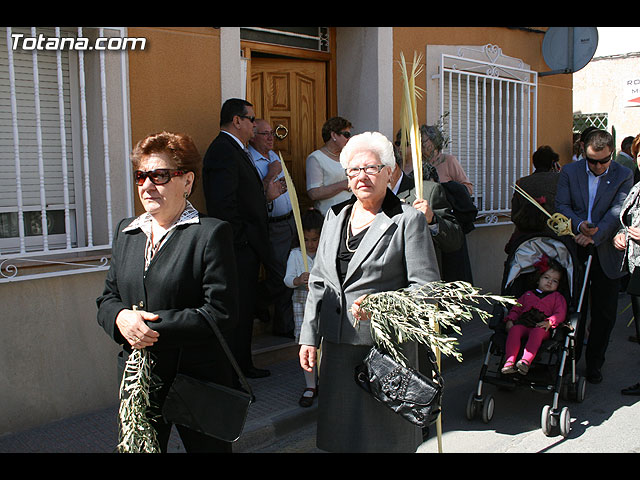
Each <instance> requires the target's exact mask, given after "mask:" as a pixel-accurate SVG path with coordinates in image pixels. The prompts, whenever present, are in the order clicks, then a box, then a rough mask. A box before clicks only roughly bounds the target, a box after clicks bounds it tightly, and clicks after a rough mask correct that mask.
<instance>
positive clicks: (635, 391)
mask: <svg viewBox="0 0 640 480" xmlns="http://www.w3.org/2000/svg"><path fill="white" fill-rule="evenodd" d="M620 393H621V394H622V395H640V383H636V384H635V385H631V386H630V387H627V388H623V389H622V391H621V392H620Z"/></svg>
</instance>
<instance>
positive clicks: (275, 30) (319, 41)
mask: <svg viewBox="0 0 640 480" xmlns="http://www.w3.org/2000/svg"><path fill="white" fill-rule="evenodd" d="M240 38H241V39H242V40H250V41H255V42H259V43H269V44H272V45H282V46H287V47H296V48H304V49H307V50H315V51H318V52H328V51H329V28H328V27H241V28H240Z"/></svg>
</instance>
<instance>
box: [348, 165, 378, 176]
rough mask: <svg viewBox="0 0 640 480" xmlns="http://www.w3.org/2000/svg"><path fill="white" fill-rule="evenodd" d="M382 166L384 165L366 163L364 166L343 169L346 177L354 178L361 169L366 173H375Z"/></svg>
mask: <svg viewBox="0 0 640 480" xmlns="http://www.w3.org/2000/svg"><path fill="white" fill-rule="evenodd" d="M384 167H385V166H384V165H367V166H365V167H351V168H345V169H344V171H345V172H346V174H347V177H349V178H355V177H357V176H358V175H360V171H361V170H362V171H363V172H364V173H366V174H367V175H377V174H378V173H380V171H381V170H382V169H383V168H384Z"/></svg>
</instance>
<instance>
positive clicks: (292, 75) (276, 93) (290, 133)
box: [248, 57, 327, 211]
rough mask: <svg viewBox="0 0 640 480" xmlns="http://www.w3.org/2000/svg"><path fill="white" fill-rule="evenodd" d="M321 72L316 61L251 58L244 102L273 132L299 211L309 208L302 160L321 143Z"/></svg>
mask: <svg viewBox="0 0 640 480" xmlns="http://www.w3.org/2000/svg"><path fill="white" fill-rule="evenodd" d="M325 71H326V64H325V63H324V62H318V61H308V60H297V59H283V58H260V57H253V58H252V59H251V84H250V88H249V92H250V94H249V98H248V100H249V101H250V102H251V103H252V104H253V105H254V110H255V114H256V117H258V118H264V119H265V120H267V121H268V122H269V124H270V125H271V128H272V129H273V130H274V131H275V133H276V137H275V138H274V146H273V148H274V151H275V152H276V153H278V152H280V153H281V154H282V158H283V159H284V161H285V163H286V166H287V169H288V171H289V173H290V174H291V178H292V179H293V182H294V184H295V187H296V192H297V194H298V202H299V203H300V208H301V210H302V211H304V209H306V208H307V207H309V206H311V202H310V201H309V199H308V197H307V188H306V174H305V164H306V159H307V156H308V155H309V154H310V153H311V152H312V151H314V150H316V149H317V148H319V147H320V146H321V145H322V144H323V143H324V142H323V141H322V135H321V130H322V125H323V123H324V122H325V121H326V119H327V117H326V112H327V99H326V90H327V86H326V73H325ZM285 133H286V136H284V134H285ZM282 136H284V138H279V137H282Z"/></svg>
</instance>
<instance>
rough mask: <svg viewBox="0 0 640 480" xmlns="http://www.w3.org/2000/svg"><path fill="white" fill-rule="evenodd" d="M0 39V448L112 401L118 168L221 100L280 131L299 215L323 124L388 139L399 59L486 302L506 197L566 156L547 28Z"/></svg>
mask: <svg viewBox="0 0 640 480" xmlns="http://www.w3.org/2000/svg"><path fill="white" fill-rule="evenodd" d="M3 28H4V29H5V30H6V32H5V35H2V38H3V42H2V43H3V44H2V45H0V55H3V58H2V61H1V62H0V63H1V64H2V65H3V66H2V67H0V70H1V71H0V73H1V74H2V77H1V82H2V83H1V84H0V89H1V90H2V95H1V96H2V101H3V102H4V103H3V106H2V108H1V109H0V110H1V115H2V117H1V118H0V121H1V122H2V123H1V127H2V136H1V139H0V142H2V144H1V145H0V148H2V155H1V156H0V162H1V163H0V167H1V168H2V169H3V172H4V174H3V176H2V178H1V180H0V181H1V182H4V183H3V186H2V189H1V191H2V193H1V194H0V195H1V197H0V198H1V200H2V202H3V203H2V204H0V269H1V270H0V272H1V273H0V304H1V305H2V310H3V315H2V317H3V320H4V321H3V322H2V326H1V327H0V328H1V329H2V334H1V335H0V358H1V359H2V362H3V366H4V368H3V372H4V373H3V375H1V376H0V405H2V407H1V408H0V434H2V433H6V432H15V431H19V430H22V429H25V428H29V427H32V426H35V425H39V424H42V423H45V422H48V421H51V420H55V419H59V418H64V417H67V416H70V415H74V414H78V413H83V412H87V411H91V410H95V409H98V408H103V407H106V406H111V405H113V404H115V403H116V402H117V392H118V385H117V379H116V362H115V354H116V352H117V350H118V348H117V346H115V345H112V343H111V341H110V340H109V339H108V338H107V337H106V336H105V335H104V332H103V331H102V330H101V329H100V328H99V327H98V325H97V323H96V320H95V314H96V306H95V299H96V297H97V296H98V295H99V294H100V293H101V291H102V288H103V282H104V277H105V273H106V269H107V268H108V262H109V253H110V250H109V245H110V241H111V238H112V234H113V232H112V228H113V226H114V225H115V224H116V223H117V221H118V220H119V219H120V218H122V217H123V216H128V215H134V214H138V213H140V212H141V207H140V205H139V203H138V201H137V199H136V195H135V190H134V188H133V183H132V180H131V168H130V165H129V163H128V154H129V152H130V150H131V148H132V146H133V145H134V144H135V142H136V141H137V140H139V139H140V138H142V137H144V136H145V135H147V134H148V133H152V132H157V131H161V130H169V131H178V132H184V133H188V134H190V135H191V136H192V137H193V139H194V141H195V142H196V145H197V146H198V148H199V150H200V152H201V153H204V151H205V150H206V148H207V147H208V145H209V143H210V142H211V140H212V139H213V138H214V137H215V136H216V135H217V133H218V130H219V111H220V107H221V105H222V103H223V102H224V100H226V99H227V98H231V97H243V98H247V99H248V100H249V101H251V102H252V103H253V104H254V106H255V111H256V114H257V115H258V116H259V117H263V118H266V119H267V120H269V121H270V123H271V124H272V127H273V128H274V129H277V131H278V132H282V133H284V132H286V133H287V134H286V136H284V135H282V137H283V138H281V139H278V140H277V141H276V146H275V148H276V149H277V150H279V151H280V152H281V153H282V155H283V158H284V159H285V161H286V162H287V166H288V168H289V171H290V172H291V173H292V177H293V179H294V181H295V182H296V186H297V191H298V192H299V194H300V197H301V198H300V202H301V204H303V205H304V204H305V202H306V201H307V200H306V198H305V195H304V192H305V180H304V179H305V171H304V169H305V159H306V156H307V155H308V154H309V153H310V152H311V151H313V150H314V149H316V148H318V147H319V146H320V145H321V144H322V139H321V135H320V130H321V127H322V124H323V123H324V121H325V120H326V119H327V118H329V117H331V116H334V115H340V116H343V117H345V118H347V119H349V120H350V121H351V123H352V124H353V125H354V129H353V131H354V132H355V133H358V132H363V131H368V130H377V131H380V132H382V133H383V134H385V135H386V136H387V137H389V138H394V136H395V132H396V131H397V130H398V128H399V126H400V104H401V100H400V99H401V96H402V78H401V74H400V69H399V59H400V57H401V54H402V55H404V57H405V59H406V60H407V62H411V61H412V60H413V58H414V53H415V54H417V55H418V56H419V58H420V63H421V72H420V74H419V75H418V77H417V79H416V81H417V84H418V85H419V86H420V87H421V88H422V89H423V90H424V92H423V94H422V96H421V98H420V99H419V102H418V109H419V121H420V122H421V123H427V124H434V123H437V122H439V121H441V120H442V122H443V128H444V129H445V130H446V133H447V137H448V138H449V144H448V146H447V152H450V153H452V154H454V155H456V156H457V158H458V159H459V160H460V162H461V164H462V165H463V167H464V168H465V170H466V171H467V174H468V175H469V177H470V179H471V181H472V182H473V183H474V187H475V188H474V201H475V202H476V205H477V206H478V209H479V218H478V220H477V222H476V226H477V228H476V229H475V230H473V231H472V232H471V233H470V234H469V235H468V237H467V241H468V244H469V254H470V258H471V262H472V268H473V273H474V284H476V285H477V286H479V287H481V288H483V289H485V290H487V291H490V292H494V293H497V292H499V291H500V282H501V272H502V268H503V262H504V260H505V255H504V252H503V247H504V245H505V243H506V241H507V240H508V238H509V236H510V234H511V231H512V228H513V227H512V225H511V223H510V221H509V211H510V198H511V195H512V189H511V185H512V184H513V182H514V181H515V180H516V179H517V178H519V177H520V176H523V175H526V174H528V173H529V171H530V168H531V167H530V159H531V154H532V153H533V152H534V151H535V149H536V147H537V146H538V145H543V144H546V145H551V146H552V147H553V148H554V150H556V151H557V152H559V153H560V155H561V162H562V163H566V162H568V161H570V158H571V145H572V137H571V129H572V112H573V110H572V77H571V76H570V75H554V76H545V77H541V78H538V75H537V73H538V72H542V71H545V70H548V67H547V66H546V65H545V64H544V60H543V58H542V51H541V45H542V40H543V36H544V31H545V29H546V27H527V28H506V27H489V28H474V27H425V28H418V27H335V28H334V27H314V28H309V27H300V28H291V29H287V31H275V29H268V28H267V29H266V28H253V27H126V28H125V27H122V28H75V27H74V28H49V29H43V28H40V27H38V28H37V29H35V28H33V29H31V28H23V27H20V28H18V27H16V28H10V27H7V28H5V27H3ZM62 39H68V40H67V42H68V43H64V44H63V43H62ZM56 42H57V43H56ZM198 187H199V186H197V187H196V190H195V192H194V197H193V203H194V205H195V206H196V208H199V209H201V210H203V211H205V206H204V205H205V203H204V196H203V192H202V189H201V188H198Z"/></svg>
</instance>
